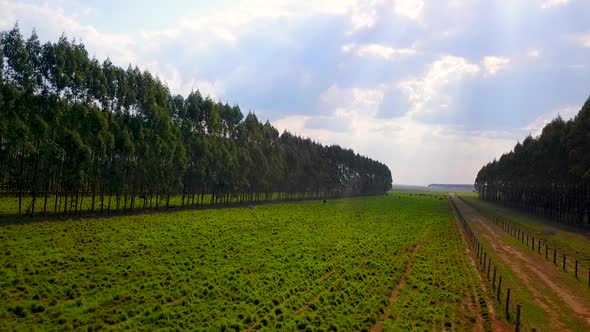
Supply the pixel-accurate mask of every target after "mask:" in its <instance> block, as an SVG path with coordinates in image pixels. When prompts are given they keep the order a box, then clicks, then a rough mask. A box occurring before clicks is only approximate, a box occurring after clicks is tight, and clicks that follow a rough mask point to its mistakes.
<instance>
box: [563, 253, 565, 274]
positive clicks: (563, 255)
mask: <svg viewBox="0 0 590 332" xmlns="http://www.w3.org/2000/svg"><path fill="white" fill-rule="evenodd" d="M563 270H564V271H565V254H563Z"/></svg>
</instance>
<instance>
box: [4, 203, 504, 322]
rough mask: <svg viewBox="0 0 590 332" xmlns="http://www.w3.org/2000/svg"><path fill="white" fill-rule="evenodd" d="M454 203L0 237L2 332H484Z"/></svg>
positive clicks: (172, 220) (200, 215)
mask: <svg viewBox="0 0 590 332" xmlns="http://www.w3.org/2000/svg"><path fill="white" fill-rule="evenodd" d="M449 209H450V207H449V201H448V199H442V200H441V199H435V198H434V197H420V196H419V197H416V196H409V195H405V194H399V195H398V194H396V195H390V196H388V197H368V198H356V199H343V200H330V201H328V202H327V203H326V204H324V203H322V202H304V203H290V204H277V205H268V206H259V207H257V208H256V209H225V210H209V211H182V212H175V213H168V214H156V215H138V216H125V217H117V218H108V219H100V220H80V221H54V222H41V223H31V224H22V225H8V226H4V227H1V228H0V241H1V243H2V249H1V250H0V262H1V268H0V275H1V278H0V280H1V281H0V282H1V285H2V287H1V289H2V297H3V299H5V300H4V301H2V304H1V307H0V329H1V330H28V329H32V328H38V329H76V330H81V329H98V328H101V327H107V328H114V329H117V330H121V329H138V328H173V329H176V328H184V329H193V330H204V331H205V330H206V331H221V330H228V329H229V330H244V331H250V330H265V329H266V330H276V329H282V330H287V331H292V330H310V331H314V330H341V331H350V330H365V331H369V330H372V331H380V330H385V331H389V330H400V329H403V330H413V329H416V330H432V329H435V330H443V329H456V330H465V331H471V330H474V329H475V330H488V329H490V327H491V326H492V325H493V323H494V322H493V315H491V314H490V308H488V306H487V305H486V304H485V303H486V302H485V299H484V294H483V291H482V288H481V287H480V285H479V282H478V277H477V274H476V272H475V270H474V268H473V267H472V265H471V264H472V263H471V262H470V260H469V256H468V255H467V253H466V251H465V247H464V245H463V244H462V240H461V237H460V234H459V233H458V231H457V228H456V227H455V225H454V223H453V217H452V215H451V214H450V213H449V211H450V210H449Z"/></svg>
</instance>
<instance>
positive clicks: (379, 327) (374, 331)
mask: <svg viewBox="0 0 590 332" xmlns="http://www.w3.org/2000/svg"><path fill="white" fill-rule="evenodd" d="M421 247H422V241H420V242H419V243H418V244H417V245H416V246H415V247H414V250H412V253H411V254H410V259H409V260H408V265H407V266H406V272H405V273H404V275H403V276H402V278H401V279H400V281H399V283H398V284H397V286H396V287H395V289H394V290H393V292H391V295H390V296H389V304H388V305H387V308H386V309H385V311H384V312H383V314H381V316H380V317H379V320H378V321H377V322H376V323H375V325H373V327H372V328H371V332H381V331H383V324H384V323H385V320H386V319H387V317H389V315H390V314H391V309H392V308H393V305H394V303H395V301H396V300H397V297H398V296H399V293H400V292H401V290H402V288H403V287H404V286H405V285H406V281H407V279H408V277H409V276H410V273H412V268H413V266H414V258H416V254H417V253H418V251H419V250H420V248H421Z"/></svg>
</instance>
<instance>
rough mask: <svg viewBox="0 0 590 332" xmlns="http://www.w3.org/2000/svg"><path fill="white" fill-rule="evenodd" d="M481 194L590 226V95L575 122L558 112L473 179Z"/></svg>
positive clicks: (489, 199)
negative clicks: (541, 128) (565, 118)
mask: <svg viewBox="0 0 590 332" xmlns="http://www.w3.org/2000/svg"><path fill="white" fill-rule="evenodd" d="M475 186H476V189H477V191H478V193H479V198H480V199H483V200H488V201H496V202H500V203H504V204H506V205H509V206H514V207H518V208H523V209H526V210H529V211H532V212H535V213H538V214H540V215H543V216H546V217H548V218H551V219H553V220H555V221H559V222H564V223H568V224H573V225H588V224H589V220H588V219H589V212H590V211H589V210H588V209H589V207H590V98H589V99H587V100H586V102H585V104H584V105H583V107H582V109H581V110H580V112H579V113H578V114H577V115H576V116H575V117H574V118H573V119H571V120H569V121H564V120H563V119H562V118H561V117H560V116H559V117H557V118H556V119H554V120H553V121H552V122H550V123H549V124H547V125H546V126H545V127H544V128H543V131H542V133H541V134H540V135H539V136H538V137H532V136H530V135H529V136H528V137H527V138H526V139H525V140H524V141H523V142H522V143H518V144H516V146H515V147H514V149H513V150H512V151H510V152H508V153H506V154H504V155H502V157H501V158H500V159H499V160H494V161H493V162H491V163H489V164H487V165H485V166H484V167H483V168H482V169H481V170H480V171H479V173H478V175H477V179H476V181H475Z"/></svg>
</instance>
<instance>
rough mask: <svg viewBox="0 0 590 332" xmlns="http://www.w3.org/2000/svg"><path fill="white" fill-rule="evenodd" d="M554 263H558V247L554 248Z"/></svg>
mask: <svg viewBox="0 0 590 332" xmlns="http://www.w3.org/2000/svg"><path fill="white" fill-rule="evenodd" d="M553 264H556V265H557V249H556V248H553Z"/></svg>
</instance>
